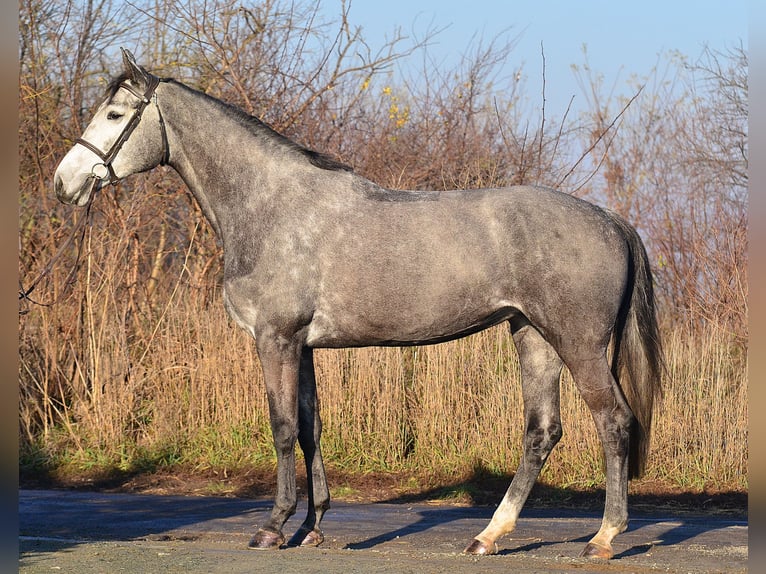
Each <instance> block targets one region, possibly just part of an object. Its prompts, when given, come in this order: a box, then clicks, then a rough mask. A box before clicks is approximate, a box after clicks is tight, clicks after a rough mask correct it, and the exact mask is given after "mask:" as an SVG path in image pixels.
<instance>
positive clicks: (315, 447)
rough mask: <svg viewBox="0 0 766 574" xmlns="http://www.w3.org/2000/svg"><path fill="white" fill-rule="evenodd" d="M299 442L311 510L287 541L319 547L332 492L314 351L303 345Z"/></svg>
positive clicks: (291, 544)
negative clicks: (322, 440) (326, 467)
mask: <svg viewBox="0 0 766 574" xmlns="http://www.w3.org/2000/svg"><path fill="white" fill-rule="evenodd" d="M298 389H299V392H298V444H300V446H301V449H302V450H303V455H304V458H305V459H306V479H307V482H308V496H309V509H308V514H307V515H306V520H305V521H304V522H303V525H302V526H301V527H300V529H298V531H297V532H296V533H295V534H294V535H293V537H292V538H291V539H290V542H289V543H288V545H289V546H319V545H320V544H321V543H322V542H323V541H324V535H323V534H322V530H321V529H320V528H319V523H320V522H321V521H322V516H323V515H324V513H325V511H326V510H327V509H328V508H330V491H329V489H328V487H327V477H326V475H325V470H324V462H323V461H322V450H321V448H320V445H319V441H320V438H321V435H322V421H321V419H320V417H319V401H318V399H317V385H316V377H315V374H314V351H313V349H310V348H308V347H307V348H304V349H303V352H302V353H301V368H300V375H299V379H298Z"/></svg>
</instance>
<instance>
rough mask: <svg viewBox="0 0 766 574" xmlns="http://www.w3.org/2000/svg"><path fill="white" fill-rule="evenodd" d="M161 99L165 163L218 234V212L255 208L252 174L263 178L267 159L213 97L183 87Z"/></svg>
mask: <svg viewBox="0 0 766 574" xmlns="http://www.w3.org/2000/svg"><path fill="white" fill-rule="evenodd" d="M169 87H170V88H171V89H172V90H173V93H172V94H171V95H169V97H167V98H166V102H163V104H162V111H163V114H164V115H165V122H166V124H167V129H168V132H169V137H170V138H171V141H170V144H169V145H170V154H171V155H170V158H171V161H170V165H171V166H172V167H173V168H174V169H175V170H176V171H177V172H178V173H179V175H180V176H181V178H182V179H183V180H184V182H185V183H186V185H187V186H188V187H189V189H190V190H191V192H192V194H193V195H194V197H195V198H196V199H197V202H198V203H199V205H200V207H201V208H202V211H203V213H204V214H205V216H206V217H207V218H208V220H209V221H210V223H211V224H212V226H213V227H214V229H215V230H216V232H217V233H218V234H219V235H221V231H222V225H221V224H222V222H221V219H222V217H226V215H227V214H229V213H231V212H232V210H237V209H243V208H245V205H244V204H245V203H247V207H248V208H249V209H253V208H256V209H257V207H256V206H255V205H254V204H255V203H257V202H258V200H259V198H258V194H254V193H253V188H254V187H255V186H257V182H256V179H258V178H262V177H264V173H265V171H266V167H265V164H266V163H268V158H267V157H266V156H265V154H264V153H263V150H261V149H259V148H260V146H259V145H258V144H257V138H256V137H255V136H253V134H252V133H251V132H249V131H248V129H247V127H245V126H243V125H241V124H240V123H238V122H237V120H236V119H234V118H232V117H230V116H228V115H227V113H226V111H225V109H224V108H223V107H222V106H220V105H218V104H217V103H216V102H215V101H213V100H210V99H208V98H206V97H203V96H201V95H199V94H196V93H195V92H193V91H189V90H187V89H185V88H184V87H182V86H178V85H171V86H169Z"/></svg>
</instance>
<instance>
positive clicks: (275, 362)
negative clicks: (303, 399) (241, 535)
mask: <svg viewBox="0 0 766 574" xmlns="http://www.w3.org/2000/svg"><path fill="white" fill-rule="evenodd" d="M264 339H265V337H264V338H259V339H257V344H258V356H259V358H260V360H261V368H262V369H263V379H264V383H265V385H266V395H267V396H268V400H269V419H270V422H271V433H272V436H273V438H274V449H275V450H276V454H277V494H276V498H275V500H274V508H273V510H272V511H271V517H270V518H269V520H268V521H267V522H266V524H264V525H263V526H262V527H261V528H259V529H258V531H257V532H256V533H255V536H254V537H253V539H252V540H251V541H250V545H249V546H250V548H255V549H272V548H274V549H276V548H279V547H281V546H282V545H283V544H284V543H285V537H284V535H283V534H282V527H283V526H284V524H285V522H287V519H288V518H290V516H292V515H293V514H295V508H296V506H297V504H298V497H297V492H296V487H295V441H296V440H297V438H298V371H299V364H300V354H301V345H299V344H292V343H289V342H285V341H283V340H264Z"/></svg>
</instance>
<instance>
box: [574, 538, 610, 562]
mask: <svg viewBox="0 0 766 574" xmlns="http://www.w3.org/2000/svg"><path fill="white" fill-rule="evenodd" d="M612 556H614V552H612V546H611V545H609V546H602V545H601V544H594V543H593V542H588V544H587V545H586V546H585V549H584V550H583V551H582V553H581V554H580V557H581V558H595V559H597V560H610V559H611V558H612Z"/></svg>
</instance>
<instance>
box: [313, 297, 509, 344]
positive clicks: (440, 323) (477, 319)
mask: <svg viewBox="0 0 766 574" xmlns="http://www.w3.org/2000/svg"><path fill="white" fill-rule="evenodd" d="M401 311H402V310H401V309H400V310H397V309H394V308H393V306H392V307H388V308H385V309H381V310H380V311H378V312H371V313H367V314H353V313H327V312H322V311H318V312H317V313H315V315H314V319H313V321H312V322H311V324H310V325H309V328H308V333H307V340H306V343H307V344H308V345H309V346H311V347H362V346H391V345H394V346H402V345H424V344H430V343H439V342H443V341H449V340H451V339H456V338H459V337H463V336H466V335H469V334H471V333H476V332H478V331H481V330H483V329H486V328H488V327H491V326H492V325H496V324H497V323H500V322H502V321H506V320H508V319H510V318H511V317H512V316H513V315H515V314H516V313H517V312H518V311H517V310H516V309H515V308H514V307H513V306H512V305H510V304H508V303H507V302H503V303H501V302H497V303H495V304H492V305H483V306H482V308H481V309H472V310H471V311H470V312H468V311H467V310H466V309H463V310H462V312H457V311H456V312H453V313H446V312H444V311H443V310H441V309H431V310H429V309H411V310H407V311H405V312H401Z"/></svg>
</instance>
